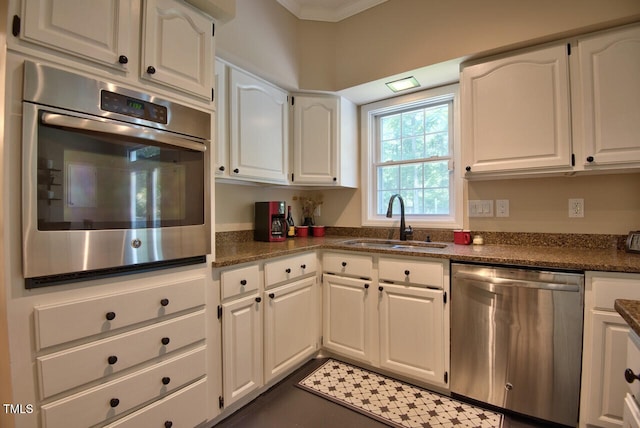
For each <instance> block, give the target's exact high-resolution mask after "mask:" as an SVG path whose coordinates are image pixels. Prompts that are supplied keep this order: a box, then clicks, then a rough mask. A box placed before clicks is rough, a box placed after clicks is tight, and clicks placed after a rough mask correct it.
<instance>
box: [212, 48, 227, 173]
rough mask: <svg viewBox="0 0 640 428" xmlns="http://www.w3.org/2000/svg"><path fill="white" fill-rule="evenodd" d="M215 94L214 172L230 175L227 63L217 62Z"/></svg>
mask: <svg viewBox="0 0 640 428" xmlns="http://www.w3.org/2000/svg"><path fill="white" fill-rule="evenodd" d="M215 67H216V72H215V82H214V83H215V96H214V101H215V103H216V114H215V118H216V128H215V129H216V137H217V138H216V142H215V143H216V149H215V150H216V154H215V156H216V161H215V165H214V166H213V168H214V169H213V172H214V173H215V174H216V176H221V177H227V176H229V122H228V116H227V109H228V106H227V65H226V64H225V63H224V62H222V61H218V60H216V62H215Z"/></svg>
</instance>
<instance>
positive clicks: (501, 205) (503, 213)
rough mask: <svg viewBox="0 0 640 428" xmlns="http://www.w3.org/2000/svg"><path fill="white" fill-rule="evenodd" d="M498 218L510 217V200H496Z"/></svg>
mask: <svg viewBox="0 0 640 428" xmlns="http://www.w3.org/2000/svg"><path fill="white" fill-rule="evenodd" d="M496 217H509V199H496Z"/></svg>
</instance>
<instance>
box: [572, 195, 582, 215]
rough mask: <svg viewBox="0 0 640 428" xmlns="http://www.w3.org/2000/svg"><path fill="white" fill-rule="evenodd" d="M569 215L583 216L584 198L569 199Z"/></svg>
mask: <svg viewBox="0 0 640 428" xmlns="http://www.w3.org/2000/svg"><path fill="white" fill-rule="evenodd" d="M569 217H570V218H580V217H584V199H582V198H580V199H569Z"/></svg>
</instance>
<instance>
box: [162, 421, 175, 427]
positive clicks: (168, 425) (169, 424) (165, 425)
mask: <svg viewBox="0 0 640 428" xmlns="http://www.w3.org/2000/svg"><path fill="white" fill-rule="evenodd" d="M172 426H173V422H171V421H165V422H164V428H171V427H172Z"/></svg>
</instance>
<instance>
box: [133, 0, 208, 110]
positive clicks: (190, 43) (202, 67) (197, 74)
mask: <svg viewBox="0 0 640 428" xmlns="http://www.w3.org/2000/svg"><path fill="white" fill-rule="evenodd" d="M145 5H146V6H145V15H144V42H143V44H142V46H143V52H144V53H143V61H142V64H141V67H142V70H141V74H142V77H143V78H144V79H148V80H151V81H153V82H156V83H161V84H163V85H166V86H170V87H172V88H175V89H178V90H180V91H183V92H189V93H191V94H194V95H197V96H199V97H201V98H205V99H211V91H212V88H213V61H214V59H213V21H212V20H211V18H209V17H208V16H206V15H203V14H201V13H199V12H198V11H196V10H195V9H193V8H191V7H189V6H187V5H186V4H184V3H183V2H179V1H176V0H147V1H145Z"/></svg>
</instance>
